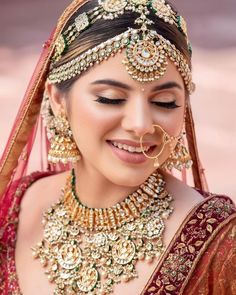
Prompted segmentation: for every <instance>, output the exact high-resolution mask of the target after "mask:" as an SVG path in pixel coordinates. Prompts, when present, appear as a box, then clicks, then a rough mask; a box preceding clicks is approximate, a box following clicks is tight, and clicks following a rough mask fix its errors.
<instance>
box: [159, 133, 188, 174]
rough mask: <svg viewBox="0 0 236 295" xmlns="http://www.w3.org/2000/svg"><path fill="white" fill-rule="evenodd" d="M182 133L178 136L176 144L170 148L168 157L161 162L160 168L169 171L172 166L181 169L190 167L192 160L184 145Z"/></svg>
mask: <svg viewBox="0 0 236 295" xmlns="http://www.w3.org/2000/svg"><path fill="white" fill-rule="evenodd" d="M183 135H184V133H182V134H181V135H180V136H179V137H178V141H177V143H176V145H175V146H174V147H173V148H172V152H171V154H170V157H169V158H168V159H167V160H166V161H165V163H163V165H162V168H164V169H167V170H169V171H171V170H172V169H173V168H175V169H177V170H179V171H182V170H183V169H184V168H187V169H189V168H191V167H192V164H193V161H192V160H191V157H190V154H189V151H188V149H187V147H186V146H185V145H184V138H183Z"/></svg>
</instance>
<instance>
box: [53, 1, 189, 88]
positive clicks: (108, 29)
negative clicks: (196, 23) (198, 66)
mask: <svg viewBox="0 0 236 295" xmlns="http://www.w3.org/2000/svg"><path fill="white" fill-rule="evenodd" d="M166 2H167V1H166ZM167 3H168V4H169V5H170V6H171V7H172V9H173V10H174V11H175V12H176V13H177V11H176V9H175V8H174V7H173V5H172V4H170V3H169V2H167ZM97 5H98V1H97V0H96V1H94V0H93V1H89V2H87V3H85V4H84V5H83V6H82V7H81V8H80V9H78V10H77V11H76V13H75V14H74V15H73V16H72V17H71V18H70V19H69V21H68V22H67V24H66V26H65V28H64V30H63V32H65V31H66V30H67V28H68V27H69V26H70V25H71V24H73V23H74V20H75V18H76V17H77V16H78V15H79V14H81V13H83V12H88V11H89V10H91V9H93V8H95V7H96V6H97ZM137 16H138V14H137V13H136V12H130V11H127V12H125V13H124V14H122V15H120V16H119V18H115V19H113V20H103V19H100V20H98V21H96V23H95V24H93V25H91V26H90V27H89V28H87V29H86V30H85V31H84V32H82V33H81V34H80V35H79V36H78V37H77V38H76V39H75V40H74V41H73V42H72V44H71V45H70V46H69V47H68V50H67V52H66V53H65V54H64V55H63V57H62V58H61V59H60V61H59V62H57V63H55V64H53V66H52V69H53V68H54V67H58V66H60V65H62V64H64V63H66V62H68V61H70V60H72V59H73V58H75V57H76V56H78V55H80V54H82V53H84V52H85V51H87V50H89V49H91V48H93V47H95V46H97V45H99V44H101V43H102V42H105V41H107V40H108V39H111V38H113V37H115V36H116V35H119V34H121V33H123V32H125V31H126V30H127V29H128V28H129V27H130V28H139V27H138V26H137V25H136V24H134V22H135V20H136V19H137ZM148 17H149V18H150V19H151V20H152V21H153V25H151V29H153V30H155V31H156V32H157V33H158V34H160V35H162V36H163V37H164V38H165V39H168V40H169V41H170V42H171V43H172V44H174V45H175V46H176V48H177V49H179V50H180V52H181V53H182V54H183V56H184V57H185V58H186V60H187V62H188V64H189V66H190V68H191V53H190V51H189V47H188V43H187V41H186V37H185V35H184V34H183V33H182V32H181V31H180V30H179V29H178V28H177V27H176V26H175V25H171V24H169V23H166V22H165V21H164V20H162V19H160V18H159V17H157V16H156V15H155V13H154V12H152V11H151V13H150V15H149V16H148ZM78 78H79V76H76V77H74V78H72V79H70V80H67V81H65V82H60V83H57V84H56V86H57V88H58V89H59V90H60V91H61V92H67V91H69V90H70V88H71V86H72V85H73V83H74V82H75V81H76V80H77V79H78Z"/></svg>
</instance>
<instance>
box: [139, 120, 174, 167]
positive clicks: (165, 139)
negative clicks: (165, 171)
mask: <svg viewBox="0 0 236 295" xmlns="http://www.w3.org/2000/svg"><path fill="white" fill-rule="evenodd" d="M153 127H154V128H158V129H159V130H160V131H161V133H162V146H161V149H160V151H159V153H158V154H157V155H155V156H149V155H147V154H146V152H145V151H144V147H143V136H144V135H143V136H141V137H140V147H141V149H142V153H143V154H144V156H145V157H146V158H148V159H154V167H155V168H159V167H160V163H159V157H160V155H161V154H162V153H163V151H164V149H165V146H166V145H167V144H168V143H170V142H171V141H172V140H173V137H171V136H170V135H169V134H168V133H167V132H166V131H165V130H164V129H163V128H162V127H161V126H159V125H153Z"/></svg>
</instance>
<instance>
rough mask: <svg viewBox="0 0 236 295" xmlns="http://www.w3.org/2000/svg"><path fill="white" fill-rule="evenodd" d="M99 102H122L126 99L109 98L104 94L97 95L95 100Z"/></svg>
mask: <svg viewBox="0 0 236 295" xmlns="http://www.w3.org/2000/svg"><path fill="white" fill-rule="evenodd" d="M95 101H97V102H99V103H104V104H122V103H123V102H125V101H126V99H120V98H118V99H110V98H107V97H104V96H98V98H97V99H96V100H95Z"/></svg>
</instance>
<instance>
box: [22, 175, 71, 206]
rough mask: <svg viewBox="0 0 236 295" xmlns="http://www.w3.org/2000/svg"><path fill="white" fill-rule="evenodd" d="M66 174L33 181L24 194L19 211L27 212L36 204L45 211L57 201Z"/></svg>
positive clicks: (47, 176)
mask: <svg viewBox="0 0 236 295" xmlns="http://www.w3.org/2000/svg"><path fill="white" fill-rule="evenodd" d="M67 174H68V172H62V173H58V174H51V175H46V176H44V177H40V178H39V179H37V180H35V181H34V182H33V183H32V184H31V185H30V186H29V187H28V188H27V190H26V192H25V194H24V197H23V199H22V202H21V210H25V209H27V210H29V209H30V208H31V205H32V206H34V204H37V207H38V208H42V209H43V208H45V209H47V207H48V206H50V205H51V204H52V203H53V202H55V201H57V199H59V197H60V194H61V189H62V187H63V185H64V183H65V179H66V177H67Z"/></svg>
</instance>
